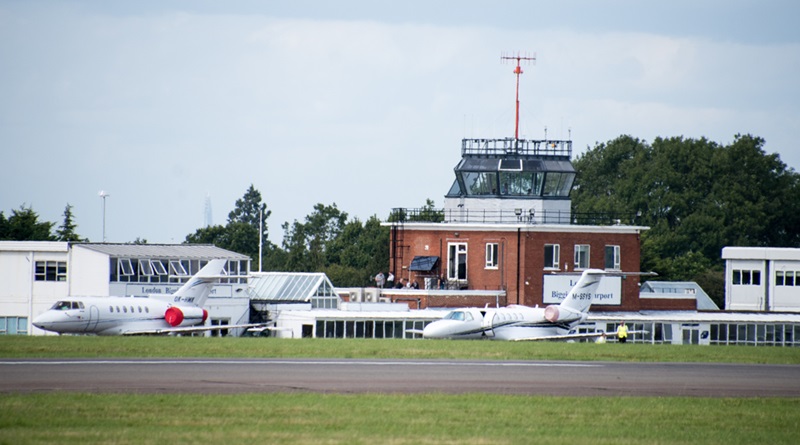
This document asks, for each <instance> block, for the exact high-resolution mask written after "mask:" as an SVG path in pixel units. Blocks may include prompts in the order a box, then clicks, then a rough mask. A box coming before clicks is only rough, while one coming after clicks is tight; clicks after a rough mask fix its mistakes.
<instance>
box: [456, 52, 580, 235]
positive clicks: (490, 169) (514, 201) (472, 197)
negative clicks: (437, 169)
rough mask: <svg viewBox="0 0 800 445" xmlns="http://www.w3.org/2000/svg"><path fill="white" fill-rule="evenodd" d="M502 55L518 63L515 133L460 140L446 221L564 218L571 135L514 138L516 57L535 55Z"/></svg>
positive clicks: (556, 221)
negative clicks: (553, 138) (564, 137)
mask: <svg viewBox="0 0 800 445" xmlns="http://www.w3.org/2000/svg"><path fill="white" fill-rule="evenodd" d="M501 60H515V61H516V63H517V66H516V68H514V74H515V75H516V80H517V88H516V104H515V105H516V115H515V120H514V137H513V138H505V139H462V140H461V162H459V163H458V165H457V166H456V168H455V173H456V180H455V182H453V186H452V187H450V191H449V192H448V193H447V195H445V203H444V209H445V215H446V218H447V220H448V221H450V222H513V221H516V222H523V221H524V222H528V223H537V222H538V223H550V224H569V223H570V199H569V192H570V190H571V189H572V182H573V181H574V180H575V168H574V167H573V166H572V162H571V158H572V141H570V140H566V141H563V140H547V139H546V136H545V140H525V139H520V138H519V76H520V74H522V68H521V67H520V63H521V62H522V61H531V62H533V61H536V57H535V56H534V57H528V56H522V55H519V54H517V55H513V56H502V57H501ZM545 134H546V133H545Z"/></svg>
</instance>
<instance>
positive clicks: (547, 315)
mask: <svg viewBox="0 0 800 445" xmlns="http://www.w3.org/2000/svg"><path fill="white" fill-rule="evenodd" d="M585 317H586V314H584V313H583V312H578V311H573V310H570V308H568V307H564V306H558V305H550V306H547V307H546V308H544V319H545V320H547V321H549V322H550V323H571V322H573V321H578V320H581V319H583V318H585Z"/></svg>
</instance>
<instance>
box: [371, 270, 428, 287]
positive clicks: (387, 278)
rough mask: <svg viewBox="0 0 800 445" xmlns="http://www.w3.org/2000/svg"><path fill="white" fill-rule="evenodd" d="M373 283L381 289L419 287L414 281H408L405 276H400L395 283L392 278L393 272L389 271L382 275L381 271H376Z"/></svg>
mask: <svg viewBox="0 0 800 445" xmlns="http://www.w3.org/2000/svg"><path fill="white" fill-rule="evenodd" d="M374 280H375V285H376V286H378V287H379V288H381V289H384V288H386V289H404V288H405V289H419V284H417V282H416V281H410V280H407V279H405V278H400V280H399V281H397V283H395V280H394V274H393V273H391V272H389V274H388V275H384V274H383V272H378V273H377V274H376V275H375V277H374Z"/></svg>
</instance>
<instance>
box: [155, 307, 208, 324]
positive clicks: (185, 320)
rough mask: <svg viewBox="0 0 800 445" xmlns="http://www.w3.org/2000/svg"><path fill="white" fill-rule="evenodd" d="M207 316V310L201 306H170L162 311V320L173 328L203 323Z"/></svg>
mask: <svg viewBox="0 0 800 445" xmlns="http://www.w3.org/2000/svg"><path fill="white" fill-rule="evenodd" d="M207 318H208V311H206V310H205V309H203V308H201V307H178V306H170V307H169V309H167V312H165V313H164V320H166V321H167V323H168V324H169V325H170V326H172V327H173V328H175V327H178V326H193V325H196V324H200V323H204V322H205V321H206V319H207Z"/></svg>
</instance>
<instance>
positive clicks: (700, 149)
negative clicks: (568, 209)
mask: <svg viewBox="0 0 800 445" xmlns="http://www.w3.org/2000/svg"><path fill="white" fill-rule="evenodd" d="M763 145H764V141H763V139H761V138H758V137H753V136H750V135H745V136H741V135H737V136H736V138H735V140H734V142H733V143H732V144H730V145H727V146H723V145H720V144H717V143H715V142H712V141H709V140H707V139H705V138H701V139H685V138H682V137H675V138H668V139H662V138H657V139H656V140H655V141H653V143H652V145H648V144H647V143H645V142H643V141H641V140H638V139H635V138H632V137H630V136H621V137H619V138H617V139H615V140H613V141H610V142H608V143H605V144H597V145H596V146H595V148H594V149H591V150H589V151H587V152H586V153H585V154H584V155H582V156H580V157H578V158H577V159H576V161H575V163H574V165H575V168H576V170H577V171H578V176H577V178H576V181H575V186H574V190H573V195H572V202H573V211H574V212H575V213H576V214H578V213H580V212H618V213H626V214H630V215H636V216H635V218H634V221H635V222H636V223H637V224H641V225H645V226H649V227H650V230H647V231H645V232H644V233H643V234H642V269H643V270H656V271H658V272H659V273H660V274H661V276H662V278H664V279H690V278H692V279H694V278H697V277H700V276H703V275H705V274H707V272H708V271H709V270H715V268H718V267H719V266H720V265H721V263H722V262H721V258H720V255H721V250H722V248H723V247H725V246H775V247H796V246H798V245H800V224H799V223H800V219H798V218H800V216H798V213H799V211H800V199H798V198H800V186H799V185H798V180H799V179H798V175H797V173H795V172H794V171H793V170H791V169H787V167H786V165H785V164H783V163H782V162H781V161H780V158H779V157H778V155H776V154H771V155H768V154H766V153H765V152H764V150H763Z"/></svg>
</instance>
